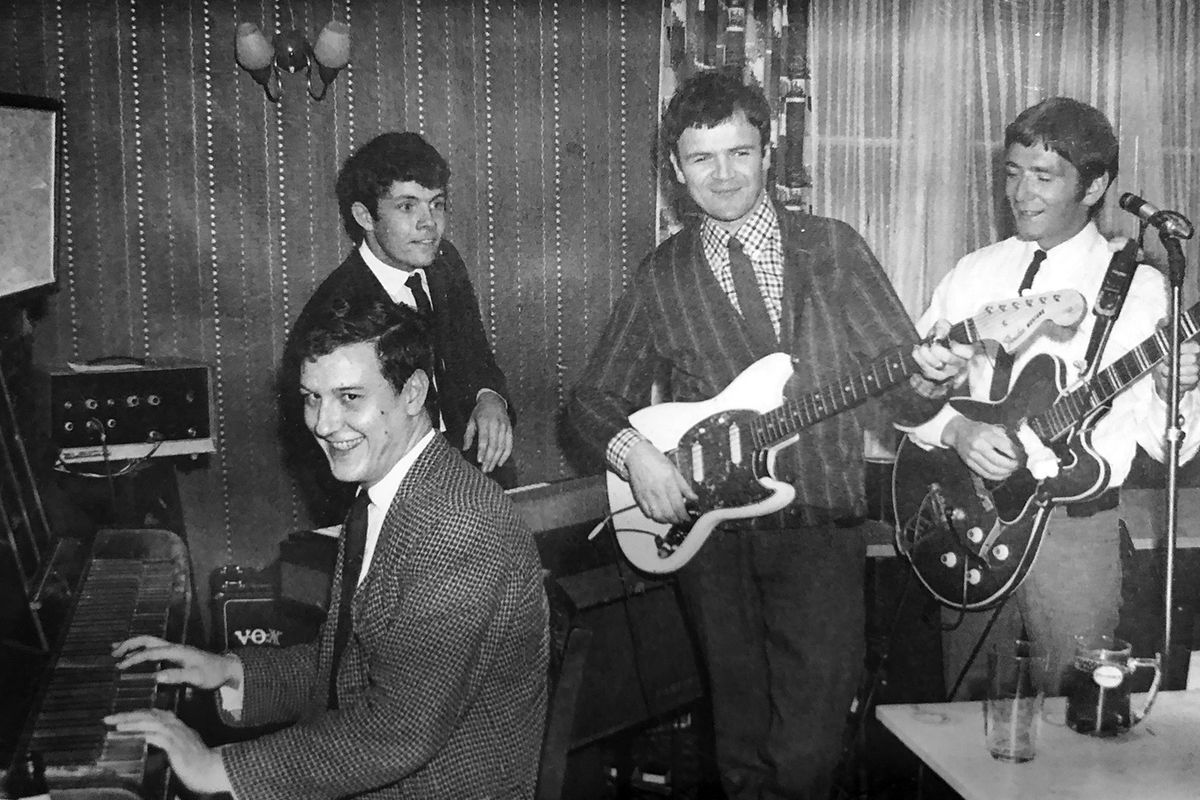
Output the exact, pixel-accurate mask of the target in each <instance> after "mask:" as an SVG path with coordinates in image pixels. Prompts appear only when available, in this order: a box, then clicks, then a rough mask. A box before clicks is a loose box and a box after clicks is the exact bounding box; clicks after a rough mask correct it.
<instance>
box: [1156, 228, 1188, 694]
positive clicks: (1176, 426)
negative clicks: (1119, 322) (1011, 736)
mask: <svg viewBox="0 0 1200 800" xmlns="http://www.w3.org/2000/svg"><path fill="white" fill-rule="evenodd" d="M1158 236H1159V239H1161V240H1162V243H1163V247H1164V248H1166V251H1167V273H1168V274H1167V279H1168V280H1169V281H1170V283H1171V343H1172V344H1171V353H1170V356H1171V360H1170V372H1169V373H1168V375H1169V377H1168V380H1167V387H1168V392H1167V542H1166V546H1167V564H1166V581H1165V584H1166V588H1165V590H1164V592H1163V603H1164V605H1165V606H1166V609H1165V611H1166V613H1165V615H1164V619H1165V622H1164V624H1163V664H1162V671H1163V685H1164V686H1166V685H1167V683H1166V680H1167V670H1168V665H1169V664H1170V663H1171V618H1172V616H1173V614H1172V612H1173V611H1174V607H1175V601H1174V586H1175V549H1176V542H1177V526H1178V511H1179V497H1178V495H1179V448H1180V446H1181V444H1182V441H1183V420H1182V419H1180V418H1179V344H1180V334H1181V324H1180V323H1181V318H1182V314H1183V276H1184V272H1185V271H1186V268H1187V260H1186V257H1185V256H1184V254H1183V246H1182V245H1181V244H1180V243H1179V238H1178V237H1177V236H1172V235H1171V234H1169V233H1166V232H1164V231H1162V230H1160V231H1159V234H1158Z"/></svg>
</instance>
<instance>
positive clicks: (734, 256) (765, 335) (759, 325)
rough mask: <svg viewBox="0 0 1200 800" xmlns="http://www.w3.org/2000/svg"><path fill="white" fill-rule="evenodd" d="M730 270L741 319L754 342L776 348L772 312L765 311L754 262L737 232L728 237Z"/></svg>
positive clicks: (767, 349)
mask: <svg viewBox="0 0 1200 800" xmlns="http://www.w3.org/2000/svg"><path fill="white" fill-rule="evenodd" d="M729 272H730V274H731V275H732V276H733V288H734V290H735V291H736V292H737V300H738V307H739V308H740V309H741V310H742V319H744V320H745V321H746V326H747V327H748V328H749V329H750V336H751V338H752V339H754V342H755V346H756V347H757V348H758V349H760V350H763V351H767V352H771V351H774V350H777V349H779V341H778V340H777V339H776V338H775V327H774V326H773V325H772V324H771V315H770V314H769V313H768V312H767V304H766V301H764V300H763V296H762V291H761V290H760V289H759V288H758V278H757V277H755V275H754V264H753V262H751V261H750V256H748V255H746V251H745V250H743V249H742V243H741V242H739V241H738V240H737V237H736V236H731V237H729Z"/></svg>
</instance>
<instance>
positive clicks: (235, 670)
mask: <svg viewBox="0 0 1200 800" xmlns="http://www.w3.org/2000/svg"><path fill="white" fill-rule="evenodd" d="M112 654H113V657H114V658H119V659H121V660H120V661H119V662H117V669H130V668H132V667H136V666H137V665H139V664H154V663H156V662H160V661H162V662H167V663H169V664H174V665H175V666H174V667H159V668H158V670H157V671H156V672H155V673H154V679H155V680H156V681H158V682H159V683H170V684H180V683H186V684H188V685H189V686H194V687H196V688H197V689H219V688H220V687H222V686H228V687H230V688H233V689H238V688H241V685H242V662H241V660H240V659H238V657H237V656H235V655H233V654H232V653H226V654H224V655H221V654H218V653H210V652H208V651H207V650H200V649H197V648H195V647H189V646H187V645H185V644H175V643H173V642H168V641H167V640H166V639H160V638H158V637H157V636H134V637H132V638H129V639H126V640H125V641H123V642H117V643H116V644H115V645H113V650H112Z"/></svg>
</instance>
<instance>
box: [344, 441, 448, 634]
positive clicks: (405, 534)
mask: <svg viewBox="0 0 1200 800" xmlns="http://www.w3.org/2000/svg"><path fill="white" fill-rule="evenodd" d="M448 453H449V445H448V444H447V443H446V440H445V438H444V437H443V436H442V435H441V434H439V433H435V434H434V435H433V439H432V440H431V441H430V442H429V444H428V445H427V446H426V447H425V450H424V451H423V452H422V453H421V455H420V456H418V457H417V460H416V461H415V462H414V463H413V465H412V468H411V469H409V471H408V474H407V475H405V476H404V480H402V481H400V486H399V488H397V490H396V495H395V497H393V498H392V504H391V505H390V506H389V507H388V510H387V514H385V515H384V518H383V525H382V526H381V527H380V529H379V539H378V540H376V542H375V551H374V552H373V553H372V554H371V565H370V567H369V568H368V569H367V575H366V579H365V580H363V582H362V583H361V584H360V585H359V587H358V589H357V590H356V591H355V593H354V600H353V604H354V608H355V609H356V610H357V609H358V607H359V603H360V602H361V601H360V599H359V598H360V597H362V596H365V595H367V594H369V592H370V589H371V587H372V586H373V585H374V583H375V582H376V581H377V580H382V578H380V577H379V576H380V575H390V574H392V572H393V570H392V569H390V565H393V564H396V563H397V562H398V561H399V560H401V559H402V558H403V557H404V554H405V553H406V552H407V551H408V548H409V547H410V546H411V545H412V544H413V542H414V541H415V538H416V537H418V536H421V535H423V533H424V532H423V531H421V530H419V529H418V526H416V525H415V524H413V523H414V518H415V516H416V514H417V512H418V511H419V510H420V507H421V505H420V504H421V502H422V499H423V498H425V497H428V496H429V494H430V493H429V492H428V491H427V488H428V485H429V482H430V481H432V480H433V479H434V476H435V475H436V474H438V472H439V471H440V469H439V467H440V465H441V464H442V463H443V462H444V461H445V459H446V457H447V455H448Z"/></svg>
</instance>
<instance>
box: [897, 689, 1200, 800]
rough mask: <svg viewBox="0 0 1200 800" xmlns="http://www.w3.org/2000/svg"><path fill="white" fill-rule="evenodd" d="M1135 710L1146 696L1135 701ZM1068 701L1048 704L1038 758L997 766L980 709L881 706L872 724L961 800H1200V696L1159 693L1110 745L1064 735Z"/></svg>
mask: <svg viewBox="0 0 1200 800" xmlns="http://www.w3.org/2000/svg"><path fill="white" fill-rule="evenodd" d="M1132 702H1133V707H1134V708H1135V709H1137V708H1140V707H1141V705H1142V703H1143V702H1144V695H1134V697H1133V701H1132ZM1065 703H1066V701H1065V699H1064V698H1062V697H1052V698H1047V699H1046V710H1045V719H1043V721H1042V727H1041V731H1040V733H1039V735H1038V742H1037V757H1036V758H1035V759H1034V760H1033V761H1030V762H1027V763H1025V764H1010V763H1007V762H1003V761H997V760H995V759H994V758H992V757H991V755H990V754H989V753H988V751H987V745H986V743H985V741H984V735H983V703H982V702H980V701H971V702H959V703H920V704H912V703H909V704H897V705H881V706H879V707H878V708H876V710H875V711H876V716H877V717H878V718H879V720H880V721H881V722H882V723H883V725H884V726H885V727H886V728H887V729H888V730H890V731H891V732H892V733H894V734H895V735H896V737H897V738H898V739H900V741H901V742H903V743H904V744H905V745H906V746H907V747H908V748H909V749H910V750H912V751H913V753H915V754H916V755H917V756H918V757H919V758H920V759H921V760H922V761H924V762H925V763H926V764H927V765H929V767H931V768H932V769H933V770H934V771H935V772H936V773H937V774H938V775H939V776H941V777H942V779H943V780H945V781H946V783H948V784H949V785H950V787H951V788H953V789H954V790H955V791H956V792H958V793H959V794H961V795H962V796H963V797H964V798H966V800H1008V798H1012V799H1013V800H1017V799H1018V798H1020V800H1025V798H1053V799H1054V800H1073V798H1079V799H1080V800H1097V798H1101V797H1128V798H1135V797H1136V798H1143V797H1144V798H1153V799H1154V800H1174V798H1179V800H1183V799H1184V798H1188V800H1192V799H1193V798H1196V797H1198V796H1200V692H1196V691H1192V692H1187V691H1179V692H1160V693H1159V695H1158V699H1157V700H1156V701H1155V704H1154V708H1153V709H1152V710H1151V712H1150V715H1149V716H1148V717H1147V718H1146V719H1145V720H1143V721H1142V722H1141V723H1140V724H1139V725H1137V726H1135V727H1134V728H1133V729H1132V730H1131V731H1128V732H1127V733H1124V734H1122V735H1121V736H1118V737H1114V738H1112V739H1099V738H1096V737H1092V736H1084V735H1082V734H1079V733H1076V732H1075V731H1073V730H1071V729H1070V728H1068V727H1066V724H1065V723H1064V721H1063V720H1064V711H1065Z"/></svg>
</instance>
